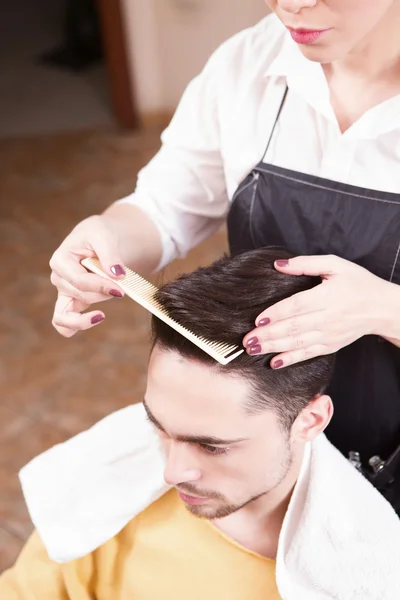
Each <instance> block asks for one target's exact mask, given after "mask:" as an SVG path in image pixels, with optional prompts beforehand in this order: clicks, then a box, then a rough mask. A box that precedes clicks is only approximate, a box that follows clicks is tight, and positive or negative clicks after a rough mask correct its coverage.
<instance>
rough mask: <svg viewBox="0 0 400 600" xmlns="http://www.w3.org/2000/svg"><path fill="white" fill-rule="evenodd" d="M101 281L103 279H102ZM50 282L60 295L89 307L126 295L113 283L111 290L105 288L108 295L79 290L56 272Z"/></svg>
mask: <svg viewBox="0 0 400 600" xmlns="http://www.w3.org/2000/svg"><path fill="white" fill-rule="evenodd" d="M95 277H97V276H95ZM100 279H102V278H101V277H100ZM50 281H51V283H52V284H53V285H54V286H55V287H56V288H57V291H58V293H59V294H63V295H64V296H69V297H71V298H73V299H74V300H77V301H78V302H82V303H83V304H86V305H87V306H90V305H91V304H96V303H97V302H104V301H105V300H110V299H111V298H122V297H123V296H124V293H123V292H122V290H121V289H120V288H119V287H118V285H117V283H114V284H112V282H110V283H111V289H108V288H106V287H104V291H105V292H107V293H102V292H90V291H84V290H81V289H78V288H76V287H74V286H73V285H71V284H70V283H69V282H68V281H67V280H66V279H63V278H61V277H60V276H59V275H58V274H57V273H55V272H54V271H53V272H52V274H51V276H50Z"/></svg>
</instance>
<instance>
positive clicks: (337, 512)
mask: <svg viewBox="0 0 400 600" xmlns="http://www.w3.org/2000/svg"><path fill="white" fill-rule="evenodd" d="M277 256H278V255H277V253H276V252H275V251H271V250H268V249H261V250H257V251H252V252H249V253H245V254H242V255H239V256H237V257H234V258H223V259H221V260H219V261H217V262H216V263H214V264H213V265H211V266H209V267H206V268H202V269H199V270H197V271H196V272H194V273H191V274H189V275H185V276H183V277H181V278H180V279H178V280H177V281H175V282H172V283H170V284H167V285H165V286H164V287H163V288H162V289H161V290H160V291H159V294H158V299H159V301H160V303H161V304H162V305H163V306H164V308H165V309H166V310H167V311H168V313H169V314H170V316H171V317H172V318H173V319H175V320H176V321H178V322H179V323H181V324H182V325H184V326H185V327H187V328H188V329H190V330H191V331H193V332H195V333H197V334H198V335H200V336H203V337H205V338H207V339H209V340H215V341H217V340H218V341H221V342H229V343H237V344H239V343H240V340H241V339H242V336H243V334H244V332H246V331H248V330H249V329H250V328H251V324H252V323H253V322H254V320H255V318H256V316H257V315H258V314H259V312H260V309H261V308H262V307H265V305H267V306H269V305H272V304H275V303H276V302H279V301H281V300H283V299H285V298H288V297H290V296H292V295H294V294H296V293H300V292H302V291H306V290H308V289H310V288H313V287H314V286H315V285H317V284H318V283H319V282H320V280H319V279H318V278H315V277H306V276H300V277H291V276H287V275H284V274H281V273H279V272H277V271H276V270H275V269H274V267H273V264H274V260H276V257H277ZM279 256H280V257H281V256H282V252H279ZM153 340H154V345H153V350H152V353H151V357H150V363H149V370H148V383H147V389H146V394H145V399H144V402H143V407H144V410H145V411H146V413H147V418H148V421H149V424H148V426H149V428H153V429H154V431H155V432H156V434H157V436H158V438H159V441H160V447H161V449H162V454H163V457H164V458H163V461H164V478H165V482H166V483H167V485H168V486H169V488H168V489H163V488H162V485H161V484H160V483H159V481H154V477H156V478H157V477H158V470H159V463H158V462H157V460H158V459H157V458H156V457H154V458H153V457H152V456H151V455H150V456H149V455H148V454H147V451H148V450H149V448H150V447H152V445H151V444H149V442H148V439H150V438H151V437H152V436H151V434H149V433H148V432H147V441H146V436H144V437H143V438H142V440H140V441H137V440H135V444H136V445H135V448H136V456H135V458H134V460H135V461H136V464H137V465H139V466H138V468H136V474H135V477H136V479H135V482H136V486H137V488H136V489H134V488H133V491H132V490H130V491H128V487H129V486H127V487H126V490H127V494H133V496H140V499H139V500H135V501H134V502H133V503H132V510H133V511H135V512H136V513H139V514H138V515H137V516H136V517H134V518H133V519H132V520H130V521H129V523H128V524H126V525H125V526H124V527H123V528H122V530H121V531H120V532H119V533H116V532H114V533H115V534H114V535H113V537H111V539H110V540H109V541H107V542H106V543H104V544H103V545H102V546H101V547H99V548H97V549H95V550H94V551H93V552H91V553H90V554H88V555H86V556H84V557H82V558H80V559H76V560H73V561H71V562H69V563H67V564H64V565H60V564H55V563H53V562H51V560H49V558H48V557H47V556H46V552H45V548H44V546H43V544H42V542H41V541H40V539H39V536H38V535H37V534H35V535H34V536H33V537H32V539H31V540H30V541H29V542H28V545H27V546H26V548H25V549H24V551H23V552H22V555H21V557H20V559H19V561H18V562H17V564H16V566H15V567H14V569H12V570H10V571H9V572H7V573H5V574H4V575H3V577H2V578H1V579H0V597H1V598H2V599H3V598H4V599H6V600H25V599H28V598H40V600H50V599H51V600H58V599H60V600H64V599H71V600H82V599H85V600H86V599H89V598H96V599H98V600H105V599H108V598H110V599H114V598H124V599H126V600H128V599H130V598H135V599H138V600H142V599H151V600H153V599H154V600H158V599H162V598H168V599H169V598H174V599H176V600H180V599H183V598H185V599H186V598H188V597H190V598H192V599H194V600H196V599H199V600H203V599H204V598H218V599H225V598H226V599H227V600H228V599H229V600H236V599H237V600H250V599H251V600H254V599H255V598H257V599H258V598H260V599H265V600H277V599H279V598H282V599H284V600H303V599H304V600H314V599H316V600H323V599H328V598H335V599H337V600H350V599H355V598H360V599H361V598H362V600H368V599H371V600H372V599H373V600H378V598H382V599H383V598H385V599H386V600H395V599H396V598H398V597H400V596H399V594H400V577H399V574H398V565H399V564H400V549H399V545H400V544H399V540H400V522H399V520H398V518H397V516H396V514H395V513H394V511H393V509H392V508H391V507H390V505H389V504H388V503H387V502H386V501H385V500H384V498H383V497H382V496H381V495H380V494H379V493H378V492H377V491H376V490H375V489H374V488H373V487H372V485H370V484H369V483H368V481H367V480H366V479H364V478H363V476H362V475H361V474H360V473H358V472H357V470H356V469H355V468H354V467H353V466H351V465H350V464H349V463H348V462H347V460H346V459H345V458H344V457H343V456H342V455H340V453H339V452H338V451H337V450H336V449H334V447H333V446H331V445H330V443H329V442H328V441H327V439H326V438H325V436H324V435H322V434H323V431H324V429H325V427H326V426H327V424H328V423H329V421H330V419H331V418H332V414H333V406H332V401H331V399H330V398H329V397H328V396H327V395H326V394H325V393H324V390H325V389H326V387H327V385H328V383H329V380H330V377H331V373H332V369H333V360H334V359H333V357H332V355H328V356H322V357H317V358H314V359H312V360H310V361H308V362H303V363H298V364H296V365H293V366H291V367H288V368H286V369H282V370H279V371H276V370H274V369H272V368H271V367H270V359H271V356H264V355H258V356H250V355H248V354H247V353H244V354H243V355H241V356H240V357H239V358H237V359H235V360H234V361H232V362H231V363H230V364H229V365H227V366H221V365H219V364H218V363H216V362H215V361H214V360H213V359H211V358H210V357H209V356H208V355H207V354H205V353H204V352H202V351H201V350H199V349H198V348H197V346H195V345H194V344H192V343H191V342H189V341H188V340H186V338H184V337H182V336H181V335H180V334H179V333H177V332H176V331H175V330H174V329H172V328H170V327H169V326H168V325H166V324H164V323H163V322H161V321H159V320H158V319H156V318H154V319H153ZM125 410H127V409H125ZM141 410H142V409H141ZM125 416H126V415H125V413H124V411H121V419H120V422H121V423H122V421H123V420H124V418H125ZM103 433H104V432H103ZM117 435H118V434H117ZM142 435H143V431H142ZM78 437H79V436H78ZM114 443H115V445H116V448H115V462H116V463H118V462H121V460H122V462H123V463H124V466H123V467H122V471H120V472H119V475H120V476H121V474H122V473H123V472H124V471H125V477H126V478H129V473H128V470H127V465H129V464H130V463H129V460H128V461H125V462H124V455H125V458H127V457H128V455H129V449H128V448H127V446H126V445H125V443H124V433H123V427H121V433H120V437H116V438H115V440H114ZM109 444H110V439H109V438H108V437H107V435H103V436H102V445H103V446H104V445H109ZM91 452H92V454H94V453H95V452H94V448H93V447H92V448H91ZM99 452H100V453H101V448H99ZM82 454H83V453H82ZM108 456H109V454H108ZM83 461H85V457H84V456H83ZM131 464H132V463H131ZM105 468H106V470H107V469H108V470H109V472H110V473H111V472H112V469H113V464H111V463H109V464H108V465H107V466H105ZM139 469H141V471H139ZM93 470H94V471H96V468H95V466H93ZM88 476H90V475H89V474H88ZM64 477H67V479H68V475H67V474H64V473H62V475H61V480H62V479H63V478H64ZM83 479H84V477H82V480H83ZM119 479H124V477H116V478H115V479H114V480H112V478H111V479H110V480H109V482H108V486H104V487H103V488H102V490H101V491H100V489H99V488H98V489H97V490H96V494H97V497H96V498H95V502H94V503H93V504H91V503H90V502H87V504H86V506H84V505H83V504H82V505H81V506H80V512H81V515H80V518H81V519H82V521H85V520H87V519H89V520H91V519H93V514H94V515H96V518H97V519H98V522H97V528H99V529H101V527H102V518H103V515H102V511H103V512H104V519H105V520H107V514H106V513H107V502H108V501H109V499H110V498H112V497H113V494H120V490H118V486H120V485H121V481H118V480H119ZM40 483H41V482H40V481H37V482H36V484H37V485H38V486H40ZM114 483H115V486H116V489H114ZM64 485H65V484H64ZM80 485H81V479H79V482H75V489H77V487H78V486H80ZM82 485H84V483H82ZM122 485H124V484H122ZM73 487H74V486H73V485H72V488H73ZM141 489H142V491H141ZM143 490H144V496H145V498H144V497H143ZM157 496H159V497H158V498H157ZM93 499H94V495H93V496H92V500H93ZM152 500H154V501H152ZM51 501H53V502H54V498H52V500H51ZM97 502H98V503H99V505H100V506H102V509H101V510H100V511H99V509H98V507H96V503H97ZM140 503H142V505H143V506H142V508H143V510H141V509H138V507H139V505H140ZM146 505H147V506H146ZM71 510H74V509H73V502H71ZM95 527H96V526H95ZM57 534H58V535H59V530H58V531H57V529H56V528H55V532H54V535H57Z"/></svg>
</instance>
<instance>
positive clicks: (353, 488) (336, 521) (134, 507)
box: [20, 404, 400, 600]
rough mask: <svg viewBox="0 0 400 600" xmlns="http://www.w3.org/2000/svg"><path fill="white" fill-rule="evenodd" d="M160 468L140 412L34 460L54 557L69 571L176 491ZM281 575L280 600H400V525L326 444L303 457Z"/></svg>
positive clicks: (282, 545)
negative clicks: (68, 565) (66, 564)
mask: <svg viewBox="0 0 400 600" xmlns="http://www.w3.org/2000/svg"><path fill="white" fill-rule="evenodd" d="M163 469H164V458H163V456H162V453H161V450H160V447H159V444H158V440H157V437H156V435H155V434H154V432H153V430H152V427H151V425H150V424H149V423H148V422H147V419H146V415H145V411H144V409H143V406H142V405H141V404H139V405H135V406H130V407H128V408H125V409H123V410H120V411H118V412H117V413H114V414H112V415H110V416H109V417H106V418H105V419H103V420H102V421H101V422H100V423H98V424H97V425H95V426H94V427H93V428H91V429H90V430H89V431H87V432H85V433H82V434H80V435H78V436H76V437H75V438H72V439H71V440H69V441H68V442H66V443H64V444H60V445H58V446H55V447H54V448H53V449H51V450H48V451H47V452H45V453H44V454H42V455H40V456H39V457H37V458H35V459H34V460H33V461H31V462H30V463H29V464H28V465H27V466H26V467H24V468H23V469H22V471H21V472H20V479H21V483H22V487H23V491H24V495H25V499H26V501H27V505H28V509H29V511H30V514H31V518H32V520H33V523H34V524H35V526H36V528H37V530H38V532H39V534H40V535H41V537H42V540H43V542H44V544H45V546H46V548H47V551H48V553H49V556H50V557H51V558H52V559H53V560H55V561H57V562H67V561H70V560H73V559H75V558H79V557H81V556H84V555H86V554H88V553H89V552H91V551H93V550H94V549H95V548H97V547H98V546H100V545H101V544H103V543H104V542H106V541H107V540H109V539H110V538H111V537H113V536H114V535H116V534H117V533H118V532H119V531H120V530H121V529H123V527H124V526H125V525H126V524H127V523H128V522H129V521H130V520H131V519H132V518H133V517H134V516H135V515H137V514H138V513H139V512H141V511H142V510H143V509H144V508H145V507H146V506H148V505H149V504H151V503H152V502H154V501H155V500H156V499H157V498H159V497H160V496H161V495H162V494H163V493H165V492H166V491H167V490H168V489H169V488H168V486H166V485H165V483H164V481H163ZM276 573H277V584H278V589H279V592H280V595H281V597H282V600H328V599H329V600H400V520H399V519H398V517H397V516H396V514H395V512H394V511H393V509H392V508H391V506H390V505H389V504H388V503H387V502H386V500H385V499H384V498H383V497H382V496H381V495H380V494H379V493H378V492H377V491H376V490H375V489H374V488H373V487H372V485H371V484H370V483H369V482H368V481H367V480H366V479H364V478H363V477H362V475H360V474H359V473H358V472H357V471H356V470H355V469H354V467H352V466H351V465H350V464H349V463H348V461H347V460H346V459H345V458H344V457H343V456H342V455H341V454H340V453H339V452H338V451H337V450H336V449H335V448H334V447H333V446H332V445H331V444H330V443H329V442H328V440H327V439H326V437H325V436H324V435H322V436H320V438H319V439H318V440H316V441H315V442H313V443H312V444H311V445H309V447H308V448H307V450H306V453H305V458H304V461H303V466H302V469H301V473H300V476H299V480H298V482H297V485H296V488H295V490H294V493H293V496H292V499H291V502H290V505H289V509H288V511H287V514H286V517H285V520H284V523H283V527H282V531H281V536H280V540H279V547H278V555H277V567H276ZM266 600H267V599H266Z"/></svg>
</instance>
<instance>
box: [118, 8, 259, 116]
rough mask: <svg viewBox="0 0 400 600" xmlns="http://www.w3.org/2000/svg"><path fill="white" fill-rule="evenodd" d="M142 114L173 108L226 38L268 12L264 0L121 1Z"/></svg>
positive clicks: (166, 110)
mask: <svg viewBox="0 0 400 600" xmlns="http://www.w3.org/2000/svg"><path fill="white" fill-rule="evenodd" d="M123 4H124V13H125V18H126V21H125V27H126V31H127V38H128V52H129V56H130V64H131V65H132V69H133V73H134V77H133V85H134V89H135V90H136V93H137V100H138V106H139V109H140V111H141V112H143V113H148V112H155V111H160V112H161V113H162V112H168V111H173V110H174V109H175V107H176V105H177V103H178V101H179V98H180V96H181V95H182V92H183V90H184V88H185V86H186V85H187V83H188V81H190V79H192V78H193V77H194V76H195V75H196V74H197V73H198V72H199V71H200V70H201V69H202V68H203V66H204V64H205V62H206V60H207V58H208V57H209V56H210V54H211V53H212V52H213V51H214V50H215V49H216V48H217V46H218V45H219V44H221V42H223V41H224V40H225V39H227V38H228V37H230V36H231V35H233V34H234V33H236V32H237V31H240V30H241V29H244V28H245V27H249V26H251V25H253V24H254V23H256V22H257V21H258V20H260V19H261V18H263V17H264V16H265V15H266V13H267V8H266V5H265V4H264V2H263V0H250V1H249V0H123Z"/></svg>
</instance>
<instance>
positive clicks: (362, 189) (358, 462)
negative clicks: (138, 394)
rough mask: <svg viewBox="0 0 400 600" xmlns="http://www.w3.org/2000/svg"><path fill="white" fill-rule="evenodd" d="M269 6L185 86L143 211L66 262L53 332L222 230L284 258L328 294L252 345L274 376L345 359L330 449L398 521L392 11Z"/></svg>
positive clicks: (367, 0)
mask: <svg viewBox="0 0 400 600" xmlns="http://www.w3.org/2000/svg"><path fill="white" fill-rule="evenodd" d="M260 1H261V0H260ZM267 5H268V6H269V8H270V9H271V11H272V12H273V13H275V14H273V15H270V16H268V17H267V18H265V20H263V21H261V22H260V23H259V24H258V25H256V26H255V27H254V28H251V29H247V30H245V31H243V32H241V33H239V34H238V35H236V36H234V37H233V38H232V39H230V40H228V41H227V42H225V43H224V44H223V45H222V46H221V47H220V48H219V49H218V50H217V51H216V52H215V53H214V54H213V56H212V57H211V58H210V60H209V62H208V63H207V65H206V67H205V68H204V70H203V72H202V73H201V74H200V75H199V76H198V77H196V78H195V79H194V80H193V81H192V82H191V83H190V85H189V86H188V88H187V90H186V92H185V93H184V96H183V98H182V100H181V103H180V105H179V107H178V109H177V111H176V114H175V116H174V118H173V120H172V122H171V124H170V126H169V127H168V129H167V130H166V131H165V132H164V134H163V136H162V147H161V150H160V151H159V152H158V154H157V155H156V156H155V158H154V159H153V160H152V161H151V162H150V163H149V164H148V165H147V166H146V167H145V168H144V169H143V170H142V171H141V173H140V175H139V178H138V183H137V188H136V191H135V193H134V194H132V195H131V196H128V197H127V198H125V199H123V200H122V201H120V202H118V203H115V204H113V205H112V206H110V207H109V208H108V209H107V210H106V211H105V213H104V214H103V215H100V216H98V215H97V216H92V217H89V218H88V219H86V220H84V221H83V222H81V223H79V224H78V225H77V226H76V227H75V229H74V230H73V231H72V233H70V235H69V236H68V237H67V238H66V239H65V240H64V242H63V243H62V244H61V246H60V247H59V248H58V250H56V252H55V253H54V255H53V257H52V258H51V261H50V266H51V269H52V275H51V281H52V283H53V285H54V286H55V287H56V288H57V290H58V299H57V302H56V306H55V311H54V317H53V324H54V327H55V328H56V329H57V331H58V332H59V333H60V334H62V335H64V336H66V337H70V336H72V335H74V334H75V333H76V332H78V331H81V330H85V329H89V328H91V327H93V326H95V325H97V324H99V323H100V322H101V321H103V320H104V318H105V313H104V312H102V311H100V310H87V309H88V308H89V307H90V305H91V304H94V303H97V302H99V301H103V300H107V299H110V298H112V297H116V296H120V295H121V293H120V291H119V290H118V285H117V283H118V280H119V278H121V277H122V276H123V274H124V266H126V265H127V266H129V267H132V268H134V269H135V270H138V271H140V272H141V273H142V274H148V273H150V272H151V271H153V270H155V269H160V268H162V267H163V266H164V265H166V264H167V263H169V262H170V261H172V260H173V259H174V258H176V257H178V256H183V255H185V254H186V253H187V252H188V250H189V249H190V248H192V247H194V246H196V245H198V244H200V243H201V242H203V241H204V240H205V239H207V238H208V237H210V236H211V235H212V234H213V233H214V232H215V231H217V229H218V228H219V227H220V225H221V224H222V223H223V222H224V221H227V225H228V233H229V244H230V249H231V252H232V253H238V252H242V251H244V250H247V249H250V248H257V247H261V246H266V245H278V246H285V247H287V248H288V249H289V250H290V251H291V252H292V253H294V254H295V255H296V258H294V259H292V260H290V261H289V262H287V261H285V260H282V261H278V262H277V263H276V265H275V266H276V269H278V270H279V271H281V272H284V273H288V274H289V275H291V276H294V277H295V276H296V275H300V274H303V273H304V274H307V275H316V276H321V277H322V280H323V281H322V283H321V285H319V286H317V287H316V288H315V289H313V290H310V291H307V292H303V293H301V294H297V295H295V296H293V297H292V298H290V299H289V300H285V301H283V302H280V303H278V304H276V305H275V306H273V307H272V308H269V309H268V310H266V311H265V312H263V313H262V314H260V316H259V317H258V319H257V321H256V323H255V328H254V330H253V331H251V332H249V333H248V335H246V337H245V338H244V340H243V344H244V346H245V348H246V350H247V352H249V353H250V354H254V355H256V354H260V353H271V352H272V353H275V354H276V356H275V357H274V359H273V360H272V363H271V366H272V368H275V369H284V368H285V367H286V366H288V365H291V364H293V363H296V362H299V361H304V360H307V359H309V358H312V357H315V356H318V355H323V354H329V353H333V352H336V351H338V350H339V353H338V358H337V365H336V373H335V377H334V381H333V383H332V386H331V389H330V393H331V395H332V397H333V399H334V403H335V417H334V419H333V421H332V424H331V425H330V427H329V428H328V431H327V435H328V437H329V439H330V440H331V441H332V442H333V443H334V444H335V445H336V446H337V448H338V449H339V450H340V451H341V452H342V453H343V454H344V455H345V456H346V457H349V458H350V459H351V461H352V462H353V463H354V464H355V466H356V467H357V468H359V469H360V470H362V471H363V472H364V474H365V475H366V476H367V477H368V478H370V479H371V481H373V483H374V484H375V485H376V487H377V488H378V489H379V491H380V492H381V493H382V494H384V495H385V496H386V498H387V499H388V500H389V501H390V502H391V503H392V504H393V505H394V506H395V507H396V508H397V510H398V511H400V449H399V448H400V349H399V346H400V287H399V284H400V258H399V254H400V252H399V251H400V36H399V31H400V1H399V0H379V1H377V0H276V1H274V0H268V1H267ZM89 255H98V256H99V258H100V260H101V263H102V265H103V268H104V269H105V270H106V271H107V273H109V274H110V275H112V276H113V277H114V279H115V282H116V284H115V285H114V284H113V283H110V282H109V281H106V280H105V279H102V278H100V277H98V276H96V275H92V274H88V273H87V272H86V271H85V269H84V268H83V267H82V266H81V265H80V260H81V259H82V258H83V257H84V256H89ZM398 449H399V450H398Z"/></svg>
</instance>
